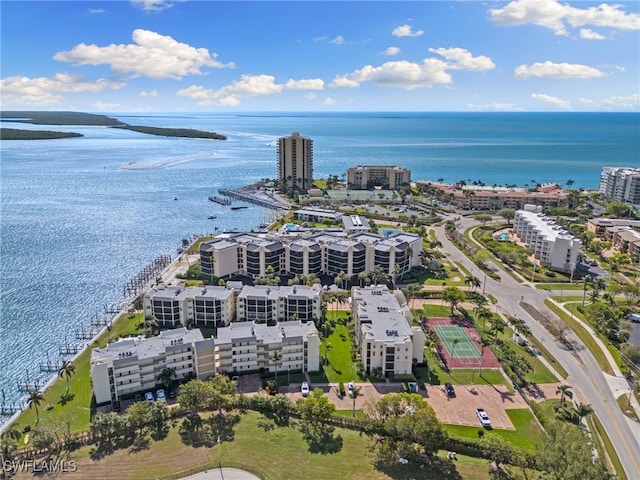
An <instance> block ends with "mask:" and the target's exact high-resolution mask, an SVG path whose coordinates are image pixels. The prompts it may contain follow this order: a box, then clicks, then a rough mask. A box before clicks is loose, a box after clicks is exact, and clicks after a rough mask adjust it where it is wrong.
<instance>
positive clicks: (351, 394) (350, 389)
mask: <svg viewBox="0 0 640 480" xmlns="http://www.w3.org/2000/svg"><path fill="white" fill-rule="evenodd" d="M347 393H348V394H349V396H350V397H353V382H349V383H348V384H347Z"/></svg>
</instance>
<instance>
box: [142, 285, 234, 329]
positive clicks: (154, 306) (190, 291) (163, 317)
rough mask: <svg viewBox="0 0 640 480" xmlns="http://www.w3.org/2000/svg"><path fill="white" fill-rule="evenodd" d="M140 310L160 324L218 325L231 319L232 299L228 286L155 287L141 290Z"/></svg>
mask: <svg viewBox="0 0 640 480" xmlns="http://www.w3.org/2000/svg"><path fill="white" fill-rule="evenodd" d="M143 309H144V316H145V318H151V317H152V316H153V317H155V318H156V320H157V322H158V326H160V327H167V328H175V327H177V326H184V327H186V326H189V325H195V326H199V327H213V326H216V327H220V326H225V325H229V322H231V321H233V320H234V319H235V312H236V298H235V293H234V291H233V290H232V289H229V288H225V287H219V286H211V285H207V286H204V287H188V288H184V287H159V288H151V289H150V290H148V291H147V292H146V293H145V295H144V300H143Z"/></svg>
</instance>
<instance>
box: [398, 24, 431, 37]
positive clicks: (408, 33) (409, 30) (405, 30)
mask: <svg viewBox="0 0 640 480" xmlns="http://www.w3.org/2000/svg"><path fill="white" fill-rule="evenodd" d="M423 33H424V30H418V31H416V32H414V31H413V27H412V26H411V25H401V26H399V27H396V28H394V29H393V31H392V32H391V35H393V36H394V37H419V36H421V35H422V34H423Z"/></svg>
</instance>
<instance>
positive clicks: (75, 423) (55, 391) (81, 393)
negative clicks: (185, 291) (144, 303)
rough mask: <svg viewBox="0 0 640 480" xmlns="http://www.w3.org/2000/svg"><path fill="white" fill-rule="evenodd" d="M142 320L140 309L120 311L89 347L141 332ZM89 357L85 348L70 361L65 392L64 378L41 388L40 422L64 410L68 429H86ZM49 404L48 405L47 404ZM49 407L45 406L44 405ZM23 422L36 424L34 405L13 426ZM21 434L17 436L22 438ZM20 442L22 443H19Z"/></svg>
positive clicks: (89, 413)
mask: <svg viewBox="0 0 640 480" xmlns="http://www.w3.org/2000/svg"><path fill="white" fill-rule="evenodd" d="M141 321H142V313H139V314H137V315H136V316H135V317H133V318H128V315H127V314H123V315H122V316H121V317H120V318H119V319H118V320H117V321H116V322H114V325H113V327H112V328H111V331H107V332H105V333H104V334H103V335H102V336H101V337H100V338H99V339H98V340H97V341H96V342H94V343H93V344H92V348H95V347H100V348H101V347H104V346H105V345H106V344H107V343H108V342H110V341H114V340H116V339H117V338H120V337H121V336H126V335H129V334H138V333H143V332H144V328H140V327H139V324H140V322H141ZM90 360H91V349H87V350H85V351H84V352H83V353H82V354H81V355H80V356H79V357H78V358H77V360H76V361H75V362H73V363H74V365H75V367H76V370H75V373H74V374H73V376H71V378H70V379H69V394H68V395H66V392H67V381H66V379H64V378H58V379H56V380H55V382H54V383H53V384H52V385H51V386H50V387H49V388H48V389H47V391H46V392H44V399H45V400H44V402H42V404H41V405H40V407H39V410H40V425H43V424H47V423H50V422H53V421H54V419H55V418H58V417H60V416H61V415H63V414H66V412H68V414H69V415H71V416H72V420H71V430H72V431H73V432H79V431H84V430H88V429H89V425H90V423H91V416H92V414H93V410H94V409H95V405H92V403H91V402H92V399H93V390H92V388H91V376H90ZM51 405H52V406H53V408H50V406H51ZM48 407H49V409H48V410H47V408H48ZM25 425H30V426H31V427H34V426H35V425H36V411H35V407H31V408H27V409H26V410H25V411H24V412H23V413H22V414H21V415H20V416H19V417H18V419H17V420H16V422H15V426H16V428H17V429H19V430H20V431H22V429H23V427H24V426H25ZM23 439H24V437H23V438H22V439H21V440H20V442H22V440H23ZM20 445H22V443H20Z"/></svg>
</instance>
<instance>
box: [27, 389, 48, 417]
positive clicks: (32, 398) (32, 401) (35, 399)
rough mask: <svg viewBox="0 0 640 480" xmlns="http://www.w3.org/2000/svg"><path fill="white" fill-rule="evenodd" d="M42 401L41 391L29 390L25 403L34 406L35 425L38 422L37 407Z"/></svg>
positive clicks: (38, 412)
mask: <svg viewBox="0 0 640 480" xmlns="http://www.w3.org/2000/svg"><path fill="white" fill-rule="evenodd" d="M42 402H44V395H43V394H42V392H39V391H38V390H31V391H29V398H28V399H27V405H29V408H31V407H33V406H35V407H36V425H37V424H38V423H40V411H39V410H38V407H39V406H40V404H41V403H42Z"/></svg>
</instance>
